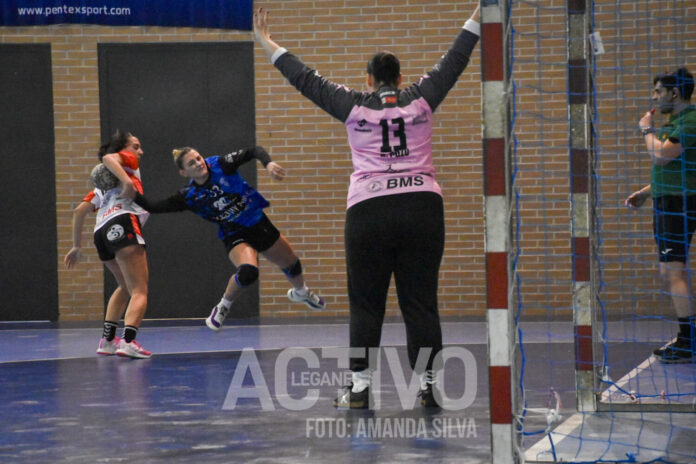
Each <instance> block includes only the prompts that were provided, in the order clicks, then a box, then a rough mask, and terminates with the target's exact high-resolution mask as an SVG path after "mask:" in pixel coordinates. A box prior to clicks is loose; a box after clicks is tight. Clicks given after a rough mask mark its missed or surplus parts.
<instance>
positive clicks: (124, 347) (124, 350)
mask: <svg viewBox="0 0 696 464" xmlns="http://www.w3.org/2000/svg"><path fill="white" fill-rule="evenodd" d="M116 354H117V355H119V356H127V357H129V358H138V359H147V358H149V357H150V356H152V353H151V352H150V351H147V350H146V349H145V348H143V347H142V346H140V343H138V342H136V341H135V340H133V341H132V342H130V343H126V341H125V340H121V343H120V346H119V347H118V350H116Z"/></svg>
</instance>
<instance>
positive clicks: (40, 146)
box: [0, 44, 58, 321]
mask: <svg viewBox="0 0 696 464" xmlns="http://www.w3.org/2000/svg"><path fill="white" fill-rule="evenodd" d="M0 102H1V103H0V108H1V109H2V111H0V140H2V147H3V149H2V154H1V155H0V198H1V199H2V203H1V206H0V250H1V251H0V295H2V298H1V299H0V320H2V321H36V320H50V321H55V320H57V318H58V271H57V267H56V265H57V259H58V258H57V231H56V181H55V178H56V176H55V151H54V136H53V84H52V75H51V48H50V45H48V44H0Z"/></svg>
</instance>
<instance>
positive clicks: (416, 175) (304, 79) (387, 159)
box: [272, 22, 478, 208]
mask: <svg viewBox="0 0 696 464" xmlns="http://www.w3.org/2000/svg"><path fill="white" fill-rule="evenodd" d="M477 42H478V24H477V23H473V24H472V23H471V22H467V24H466V25H465V27H464V28H463V29H462V32H461V33H460V34H459V35H458V36H457V38H456V39H455V41H454V44H453V45H452V47H451V48H450V50H449V51H448V52H447V53H445V55H443V57H442V58H441V59H440V61H439V63H438V64H437V65H436V66H435V67H434V68H433V69H432V70H431V71H430V72H428V73H427V74H426V75H424V76H423V77H421V78H420V79H419V80H418V82H416V83H414V84H412V85H410V86H408V87H406V88H405V89H403V90H402V89H397V88H394V87H390V86H383V87H380V88H379V89H378V90H377V91H375V92H357V91H354V90H351V89H349V88H347V87H345V86H342V85H339V84H336V83H334V82H331V81H329V80H328V79H325V78H323V77H322V76H321V75H319V73H317V72H316V71H315V70H313V69H311V68H309V67H308V66H306V65H305V64H304V63H302V61H301V60H300V59H299V58H298V57H297V56H295V55H293V54H292V53H290V52H288V51H287V50H285V49H282V48H281V49H279V50H277V51H276V52H275V53H274V55H273V58H272V60H273V63H274V64H275V66H276V67H277V68H278V69H279V70H280V72H282V73H283V75H284V76H285V77H286V78H287V79H288V81H289V82H290V83H291V84H292V85H293V86H295V88H297V89H298V90H299V91H300V92H301V93H302V95H304V96H305V97H307V98H309V99H310V100H311V101H312V102H314V103H315V104H316V105H317V106H319V107H320V108H321V109H323V110H324V111H326V112H327V113H329V114H330V115H331V116H333V117H335V118H336V119H338V120H339V121H341V122H343V123H344V124H345V126H346V131H347V132H348V142H349V143H350V148H351V152H352V161H353V174H351V177H350V187H349V189H348V205H347V206H348V208H350V207H351V206H353V205H355V204H356V203H359V202H361V201H364V200H367V199H369V198H374V197H379V196H384V195H394V194H399V193H408V192H434V193H437V194H438V195H442V191H441V189H440V185H439V184H438V183H437V181H436V180H435V168H434V167H433V160H432V150H431V137H432V128H433V112H434V111H435V109H436V108H437V106H438V105H439V104H440V103H442V101H443V100H444V98H445V96H446V95H447V93H448V92H449V90H450V89H451V88H452V87H453V86H454V84H455V83H456V82H457V79H458V78H459V76H460V74H461V73H462V72H463V71H464V69H465V68H466V66H467V64H468V62H469V57H470V56H471V52H472V51H473V48H474V46H475V45H476V43H477Z"/></svg>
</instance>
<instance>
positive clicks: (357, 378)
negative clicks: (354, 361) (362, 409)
mask: <svg viewBox="0 0 696 464" xmlns="http://www.w3.org/2000/svg"><path fill="white" fill-rule="evenodd" d="M352 381H353V388H352V389H351V391H352V392H353V393H360V392H361V391H363V390H365V389H366V388H367V387H369V386H370V382H371V381H372V372H371V371H370V369H365V370H364V371H360V372H353V378H352Z"/></svg>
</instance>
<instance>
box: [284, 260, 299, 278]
mask: <svg viewBox="0 0 696 464" xmlns="http://www.w3.org/2000/svg"><path fill="white" fill-rule="evenodd" d="M283 273H284V274H285V275H286V276H288V277H289V278H291V279H292V278H293V277H297V276H298V275H300V274H302V263H301V262H300V258H297V261H295V264H292V265H290V266H288V267H286V268H285V269H283Z"/></svg>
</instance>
